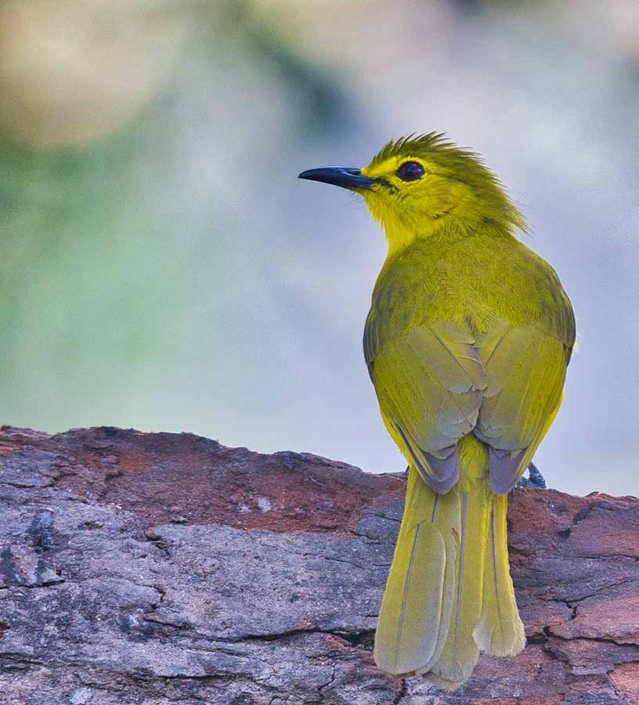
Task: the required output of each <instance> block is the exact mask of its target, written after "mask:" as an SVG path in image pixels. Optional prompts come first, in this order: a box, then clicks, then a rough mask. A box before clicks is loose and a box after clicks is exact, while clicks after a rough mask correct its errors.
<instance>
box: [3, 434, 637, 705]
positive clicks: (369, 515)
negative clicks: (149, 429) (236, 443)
mask: <svg viewBox="0 0 639 705" xmlns="http://www.w3.org/2000/svg"><path fill="white" fill-rule="evenodd" d="M404 489H405V478H404V476H403V475H371V474H366V473H363V472H361V471H360V470H359V469H357V468H354V467H351V466H349V465H346V464H344V463H339V462H334V461H330V460H327V459H325V458H320V457H317V456H314V455H309V454H305V453H292V452H282V453H275V454H273V455H260V454H257V453H253V452H251V451H249V450H246V449H245V448H226V447H224V446H222V445H220V444H219V443H217V442H215V441H211V440H207V439H204V438H199V437H197V436H193V435H190V434H169V433H157V434H150V433H148V434H147V433H139V432H136V431H130V430H120V429H115V428H93V429H86V430H74V431H69V432H68V433H63V434H58V435H53V436H51V435H47V434H44V433H38V432H35V431H30V430H25V429H16V428H11V427H3V428H2V430H1V432H0V702H1V703H3V705H4V704H5V703H6V705H61V704H62V703H65V704H66V703H69V704H70V705H128V704H133V703H135V704H140V705H142V704H143V705H168V704H169V703H181V705H209V704H210V705H218V704H219V705H310V704H311V703H327V704H334V705H560V703H561V704H563V705H615V704H621V705H634V704H636V703H638V702H639V500H637V499H636V498H633V497H609V496H607V495H603V494H593V495H589V496H588V497H572V496H570V495H566V494H562V493H560V492H556V491H553V490H547V491H543V490H516V491H515V492H514V496H513V498H512V499H511V502H510V510H509V532H510V556H511V566H512V572H513V578H514V582H515V588H516V591H517V600H518V603H519V605H520V608H521V613H522V618H523V619H524V622H525V624H526V632H527V636H528V646H527V648H526V650H525V651H524V652H523V653H522V654H521V655H520V656H518V657H516V658H512V659H497V658H488V657H482V659H481V661H480V665H479V666H478V668H477V669H476V671H475V674H474V675H473V677H472V679H471V680H470V681H469V682H468V683H467V684H466V686H464V687H463V688H462V689H461V690H459V691H458V692H456V693H454V694H450V693H443V692H441V691H438V690H436V689H429V688H428V687H427V685H426V684H425V682H424V681H423V680H422V679H420V678H407V679H398V678H392V677H390V676H387V675H385V674H383V673H380V672H379V671H378V670H377V669H376V667H375V665H374V663H373V659H372V653H371V649H372V641H373V635H374V628H375V622H376V618H377V610H378V608H379V603H380V599H381V594H382V590H383V587H384V582H385V579H386V574H387V572H388V567H389V565H390V561H391V557H392V552H393V546H394V541H395V536H396V534H397V530H398V528H399V520H400V517H401V511H402V502H403V494H404Z"/></svg>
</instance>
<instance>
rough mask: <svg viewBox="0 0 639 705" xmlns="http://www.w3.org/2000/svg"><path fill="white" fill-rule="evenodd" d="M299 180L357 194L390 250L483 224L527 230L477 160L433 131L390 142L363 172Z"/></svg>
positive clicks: (340, 170)
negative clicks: (379, 224)
mask: <svg viewBox="0 0 639 705" xmlns="http://www.w3.org/2000/svg"><path fill="white" fill-rule="evenodd" d="M299 178H301V179H309V180H311V181H321V182H324V183H328V184H333V185H335V186H341V187H342V188H346V189H349V190H351V191H354V192H355V193H358V194H359V195H361V196H362V197H363V198H364V200H365V201H366V205H367V206H368V209H369V210H370V212H371V215H372V216H373V218H375V219H376V220H378V221H380V222H381V224H382V226H383V227H384V230H385V232H386V237H387V239H388V242H389V249H390V250H391V251H394V250H400V249H403V248H404V247H406V246H407V245H408V244H410V242H412V241H413V240H414V239H415V238H416V237H424V236H428V235H433V234H435V233H438V232H441V231H442V230H443V231H451V232H452V231H462V232H467V233H472V232H474V231H476V230H477V228H478V227H480V226H481V225H482V223H483V224H486V223H490V224H495V225H497V226H501V227H504V228H506V229H507V230H508V231H509V232H512V231H514V230H516V229H517V228H525V222H524V219H523V216H522V215H521V213H520V212H519V211H518V210H517V208H515V206H514V205H513V203H512V201H511V200H510V198H509V197H508V195H507V194H506V193H505V191H504V190H503V188H502V186H501V184H500V183H499V181H498V180H497V178H496V177H495V175H494V174H493V173H492V172H491V171H490V170H489V169H487V168H486V167H485V166H484V165H483V164H482V162H481V160H480V158H479V156H478V155H476V154H474V153H473V152H468V151H466V150H463V149H459V148H458V147H456V146H455V145H454V144H452V143H451V142H449V141H448V140H447V139H446V138H445V137H444V136H443V135H441V134H437V133H434V132H431V133H429V134H427V135H421V136H419V137H413V136H409V137H402V138H401V139H399V140H397V141H395V142H389V143H388V144H387V145H386V146H385V147H384V148H383V149H382V151H381V152H379V154H377V155H376V156H375V157H374V158H373V160H372V161H371V163H370V164H369V165H368V166H366V167H364V168H363V169H358V168H351V167H323V168H320V169H309V170H308V171H304V172H302V173H301V174H300V175H299Z"/></svg>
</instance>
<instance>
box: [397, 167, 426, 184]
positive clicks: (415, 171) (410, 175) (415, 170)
mask: <svg viewBox="0 0 639 705" xmlns="http://www.w3.org/2000/svg"><path fill="white" fill-rule="evenodd" d="M395 173H396V174H397V176H399V178H400V179H401V180H402V181H417V179H421V178H422V176H424V174H425V173H426V170H425V169H424V167H423V166H422V165H421V164H420V163H419V162H404V163H403V164H402V165H401V166H400V167H399V169H398V170H397V171H396V172H395Z"/></svg>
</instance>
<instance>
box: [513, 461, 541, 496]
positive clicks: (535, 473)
mask: <svg viewBox="0 0 639 705" xmlns="http://www.w3.org/2000/svg"><path fill="white" fill-rule="evenodd" d="M517 486H518V487H531V488H532V489H535V490H545V489H546V480H545V479H544V476H543V475H542V474H541V473H540V472H539V470H538V469H537V466H536V465H535V463H530V465H529V466H528V477H522V478H521V480H519V482H518V483H517Z"/></svg>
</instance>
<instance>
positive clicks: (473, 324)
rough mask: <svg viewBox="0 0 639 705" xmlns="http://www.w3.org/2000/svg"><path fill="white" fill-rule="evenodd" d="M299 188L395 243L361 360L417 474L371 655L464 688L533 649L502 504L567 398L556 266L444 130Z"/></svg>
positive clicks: (565, 316) (564, 308)
mask: <svg viewBox="0 0 639 705" xmlns="http://www.w3.org/2000/svg"><path fill="white" fill-rule="evenodd" d="M300 178H303V179H310V180H314V181H323V182H326V183H329V184H335V185H337V186H342V187H344V188H347V189H350V190H352V191H355V192H356V193H358V194H360V195H361V196H363V198H364V200H365V201H366V205H367V206H368V208H369V210H370V212H371V214H372V215H373V217H374V218H375V219H376V220H378V221H380V222H381V224H382V226H383V228H384V230H385V232H386V239H387V240H388V255H387V258H386V261H385V263H384V266H383V267H382V271H381V272H380V274H379V277H378V279H377V283H376V284H375V289H374V292H373V297H372V305H371V309H370V312H369V314H368V319H367V321H366V328H365V331H364V355H365V358H366V364H367V365H368V370H369V373H370V376H371V379H372V381H373V384H374V385H375V391H376V392H377V398H378V400H379V406H380V411H381V414H382V418H383V420H384V423H385V425H386V428H387V429H388V432H389V433H390V435H391V436H392V438H393V440H394V441H395V443H396V444H397V445H398V446H399V448H400V450H401V452H402V453H403V454H404V456H405V457H406V459H407V461H408V463H409V465H410V473H409V478H408V488H407V495H406V504H405V507H404V516H403V519H402V524H401V528H400V532H399V537H398V540H397V546H396V548H395V555H394V558H393V564H392V566H391V569H390V574H389V577H388V582H387V585H386V590H385V592H384V599H383V602H382V606H381V610H380V614H379V622H378V625H377V634H376V638H375V660H376V661H377V664H378V665H379V667H380V668H382V669H383V670H385V671H387V672H389V673H392V674H396V675H399V674H409V673H420V674H424V675H426V676H427V677H428V678H429V679H430V680H431V681H432V682H433V683H435V684H436V685H439V686H440V687H444V688H449V689H454V688H456V687H458V686H459V685H461V684H462V683H464V682H465V681H466V680H467V679H468V678H469V677H470V675H471V673H472V671H473V668H474V667H475V664H476V663H477V660H478V658H479V652H480V651H485V652H486V653H489V654H493V655H496V656H511V655H514V654H517V653H518V652H520V651H521V650H522V649H523V648H524V646H525V642H526V640H525V637H524V628H523V625H522V622H521V619H520V618H519V613H518V611H517V604H516V602H515V594H514V591H513V584H512V580H511V577H510V572H509V567H508V548H507V543H506V494H507V493H508V492H509V491H510V490H511V489H512V488H513V487H514V486H515V485H516V484H517V481H518V480H519V478H520V477H521V476H522V474H523V473H524V471H525V469H526V468H527V467H528V465H529V463H530V462H531V460H532V457H533V455H534V453H535V450H536V449H537V446H538V445H539V443H540V442H541V440H542V438H543V437H544V435H545V434H546V432H547V431H548V428H549V427H550V425H551V423H552V421H553V419H554V417H555V415H556V413H557V410H558V409H559V405H560V404H561V400H562V396H563V385H564V379H565V375H566V366H567V365H568V361H569V359H570V354H571V350H572V347H573V343H574V340H575V321H574V316H573V312H572V307H571V305H570V301H569V299H568V297H567V296H566V294H565V293H564V290H563V288H562V286H561V283H560V282H559V279H558V277H557V274H556V273H555V271H554V270H553V269H552V267H551V266H550V265H549V264H548V263H547V262H545V261H544V260H543V259H541V258H540V257H538V256H537V255H536V254H535V253H534V252H532V251H531V250H530V249H529V248H528V247H526V246H525V245H523V244H522V243H521V242H520V241H519V240H517V239H516V237H515V233H516V232H517V231H518V230H520V229H523V228H524V226H525V223H524V219H523V217H522V215H521V214H520V213H519V211H518V210H517V209H516V208H515V206H514V205H513V203H512V201H511V200H510V198H509V197H508V196H507V194H506V193H505V192H504V190H503V188H502V186H501V185H500V183H499V181H498V180H497V179H496V178H495V176H494V175H493V174H492V173H491V172H490V171H489V170H488V169H487V168H486V167H485V166H484V165H483V164H482V162H481V161H480V159H479V158H478V156H477V155H476V154H473V153H471V152H467V151H464V150H461V149H458V148H457V147H455V146H454V145H453V144H451V143H450V142H448V141H447V140H446V139H445V138H444V137H443V136H442V135H439V134H434V133H431V134H428V135H423V136H421V137H406V138H403V139H400V140H398V141H396V142H390V143H389V144H387V145H386V146H385V147H384V149H383V150H382V151H381V152H380V153H379V154H378V155H377V156H376V157H375V158H374V159H373V161H372V162H371V163H370V164H369V165H368V166H367V167H365V168H364V169H361V170H360V169H352V168H342V167H328V168H322V169H311V170H310V171H305V172H303V173H302V174H300Z"/></svg>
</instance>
